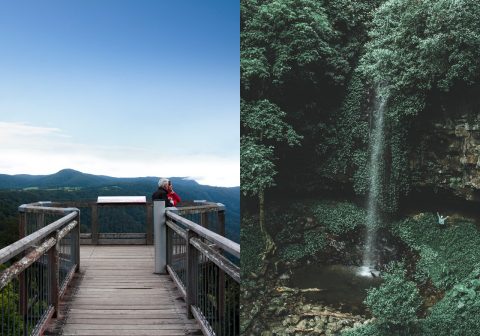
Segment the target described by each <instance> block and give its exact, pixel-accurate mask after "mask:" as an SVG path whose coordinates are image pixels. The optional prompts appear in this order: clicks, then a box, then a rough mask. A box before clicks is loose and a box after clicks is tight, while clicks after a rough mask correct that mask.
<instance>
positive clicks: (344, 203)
mask: <svg viewBox="0 0 480 336" xmlns="http://www.w3.org/2000/svg"><path fill="white" fill-rule="evenodd" d="M478 19H480V4H478V3H477V2H475V1H462V2H452V1H448V0H442V1H433V0H432V1H430V0H426V1H400V0H388V1H385V0H377V1H375V0H364V1H355V2H350V1H345V0H333V1H324V2H317V1H312V0H302V1H293V0H280V1H278V0H277V1H273V0H272V1H264V2H257V1H254V0H250V1H248V0H247V1H243V2H242V6H241V79H242V83H241V99H242V102H241V134H242V139H241V156H242V161H241V164H242V171H241V174H242V186H241V190H242V199H241V202H242V225H241V239H242V241H244V242H245V243H244V244H243V251H242V254H243V255H242V273H243V277H242V286H243V287H244V288H245V291H244V293H243V294H242V295H243V300H244V301H243V302H244V305H245V307H246V308H245V309H244V310H243V311H242V313H243V314H244V315H243V317H242V328H243V330H244V332H245V333H247V334H248V333H251V334H259V335H264V336H265V335H272V336H273V335H347V336H363V335H369V336H377V335H378V336H380V335H382V336H383V335H426V336H433V335H435V336H437V335H445V336H447V335H452V334H458V335H472V336H473V335H476V333H477V330H478V328H479V326H480V324H479V322H478V318H477V314H478V313H479V312H480V311H479V308H478V307H480V287H479V284H480V276H479V268H478V265H480V256H479V255H478V253H477V248H476V247H475V246H476V244H477V240H478V239H479V237H480V232H478V230H479V228H480V223H479V218H480V216H479V214H480V212H479V210H478V209H479V206H480V203H479V202H480V198H479V192H480V184H479V181H480V180H479V178H480V176H479V169H478V168H479V167H480V151H479V149H480V104H479V102H480V100H479V96H478V89H479V87H480V77H479V73H480V72H479V69H480V63H479V61H478V60H479V59H480V49H479V46H480V28H479V26H478V25H476V24H474V22H476V21H477V20H478ZM266 120H268V122H265V121H266ZM244 181H245V182H246V183H245V184H244V183H243V182H244ZM440 216H442V217H440ZM442 218H446V220H445V221H443V219H442ZM361 275H363V276H361Z"/></svg>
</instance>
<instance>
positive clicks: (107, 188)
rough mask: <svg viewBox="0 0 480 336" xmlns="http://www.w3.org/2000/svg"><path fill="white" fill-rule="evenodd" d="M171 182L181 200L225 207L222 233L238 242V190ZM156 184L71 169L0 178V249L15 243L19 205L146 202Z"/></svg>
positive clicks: (134, 218) (137, 217)
mask: <svg viewBox="0 0 480 336" xmlns="http://www.w3.org/2000/svg"><path fill="white" fill-rule="evenodd" d="M171 181H172V183H173V184H174V187H175V191H176V192H177V193H178V194H179V195H180V196H181V198H182V200H185V201H187V200H190V201H192V200H207V201H210V202H218V203H223V204H224V205H225V207H226V234H227V236H228V237H229V238H230V239H233V240H235V241H239V230H240V228H239V226H240V200H239V198H240V189H239V187H233V188H224V187H211V186H206V185H200V184H198V183H197V182H195V181H193V180H186V179H184V178H181V177H173V178H171ZM157 182H158V178H157V177H143V178H114V177H109V176H98V175H90V174H84V173H81V172H78V171H75V170H71V169H65V170H62V171H60V172H58V173H56V174H52V175H47V176H31V175H13V176H12V175H0V246H5V245H6V244H9V243H12V242H13V241H14V240H16V237H17V236H18V234H17V232H18V231H17V209H18V206H19V205H21V204H24V203H31V202H36V201H57V202H61V201H80V200H83V201H96V199H97V197H98V196H147V200H151V195H152V193H153V192H154V191H155V190H156V189H157ZM87 211H89V210H87ZM131 211H133V214H131V217H132V218H131V222H135V223H136V222H142V221H144V220H145V219H144V218H143V216H144V211H143V210H141V209H137V210H135V209H133V210H131ZM135 213H138V214H137V215H136V214H135ZM117 215H118V214H117ZM85 218H86V220H84V222H85V223H83V224H84V225H86V226H87V227H88V226H89V225H88V216H85ZM112 223H113V220H112ZM112 225H113V224H112ZM139 225H140V224H139ZM142 225H143V224H142Z"/></svg>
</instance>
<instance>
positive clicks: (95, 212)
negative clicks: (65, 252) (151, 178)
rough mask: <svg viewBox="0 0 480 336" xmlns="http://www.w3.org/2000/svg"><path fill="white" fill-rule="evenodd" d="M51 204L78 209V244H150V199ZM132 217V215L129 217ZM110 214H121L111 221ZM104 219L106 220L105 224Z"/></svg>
mask: <svg viewBox="0 0 480 336" xmlns="http://www.w3.org/2000/svg"><path fill="white" fill-rule="evenodd" d="M54 204H55V206H59V207H72V206H73V207H75V208H79V209H81V211H82V216H83V218H82V233H81V244H87V245H90V244H91V245H103V244H107V245H112V244H113V245H119V244H126V245H152V244H153V227H152V202H146V203H144V204H140V203H131V204H129V203H124V204H99V203H97V201H94V200H90V201H65V202H56V203H54ZM133 217H134V219H133ZM112 218H121V220H118V221H117V222H115V223H114V224H112V223H111V219H112ZM106 219H109V221H110V223H108V225H106V224H107V223H105V222H106Z"/></svg>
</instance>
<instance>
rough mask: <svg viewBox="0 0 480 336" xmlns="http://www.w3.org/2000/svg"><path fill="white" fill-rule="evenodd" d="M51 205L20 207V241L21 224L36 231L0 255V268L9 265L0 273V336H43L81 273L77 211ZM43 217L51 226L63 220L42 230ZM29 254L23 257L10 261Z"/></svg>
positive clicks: (25, 205)
mask: <svg viewBox="0 0 480 336" xmlns="http://www.w3.org/2000/svg"><path fill="white" fill-rule="evenodd" d="M49 204H52V203H51V202H36V203H31V204H23V205H21V206H20V207H19V208H18V211H19V213H21V215H20V216H19V226H20V235H21V236H22V235H23V234H25V231H26V230H25V224H26V223H27V222H28V221H29V220H31V219H34V220H36V221H39V222H37V225H36V227H35V229H36V228H39V229H38V230H36V231H35V232H33V233H31V234H29V235H28V236H26V237H23V238H21V239H19V240H18V241H16V242H14V243H13V244H10V245H9V246H7V247H5V248H3V249H1V250H0V264H3V263H5V262H7V261H11V262H12V264H11V265H10V266H9V267H8V268H6V269H5V270H3V271H2V272H1V273H0V302H2V305H1V306H0V310H1V314H0V315H1V326H2V334H3V333H6V334H8V335H42V334H43V331H44V330H45V328H46V325H47V323H48V322H49V320H50V319H51V318H52V317H56V316H57V314H58V312H59V307H60V305H59V300H60V298H61V297H62V296H63V295H64V293H65V290H66V288H67V286H68V284H69V283H70V281H71V280H72V278H73V275H74V273H75V272H78V271H79V267H80V210H78V209H76V208H56V207H49V206H48V205H49ZM46 214H48V215H50V216H48V218H51V219H50V220H53V219H54V218H57V217H58V216H62V217H61V218H60V219H58V220H55V221H53V222H52V223H50V224H48V225H46V226H44V227H42V226H43V225H45V217H46V216H45V215H46ZM51 215H54V216H51ZM38 223H39V224H38ZM69 234H70V235H69ZM67 235H69V236H67ZM37 245H39V246H37ZM27 249H30V250H29V251H28V252H27V253H26V255H24V256H23V257H22V258H21V259H20V260H17V261H15V260H14V258H15V257H17V256H19V255H21V254H22V253H24V252H25V251H26V250H27Z"/></svg>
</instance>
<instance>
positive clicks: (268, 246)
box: [258, 190, 275, 258]
mask: <svg viewBox="0 0 480 336" xmlns="http://www.w3.org/2000/svg"><path fill="white" fill-rule="evenodd" d="M258 200H259V210H260V230H261V232H262V234H263V237H264V238H265V254H264V258H265V256H267V255H268V254H270V253H273V252H274V251H275V243H274V242H273V240H272V238H271V237H270V235H269V234H268V232H267V230H266V228H265V192H264V191H263V190H261V191H260V192H259V193H258Z"/></svg>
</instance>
